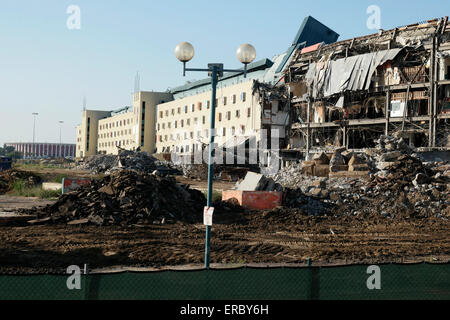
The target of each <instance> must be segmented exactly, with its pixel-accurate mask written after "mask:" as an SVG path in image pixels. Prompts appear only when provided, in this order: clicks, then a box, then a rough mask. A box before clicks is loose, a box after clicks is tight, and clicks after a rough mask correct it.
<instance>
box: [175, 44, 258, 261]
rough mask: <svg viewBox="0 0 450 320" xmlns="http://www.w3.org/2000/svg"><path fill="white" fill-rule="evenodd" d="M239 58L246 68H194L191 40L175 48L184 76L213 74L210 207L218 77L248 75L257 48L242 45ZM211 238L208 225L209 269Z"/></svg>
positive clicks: (209, 169) (215, 64)
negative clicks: (192, 66)
mask: <svg viewBox="0 0 450 320" xmlns="http://www.w3.org/2000/svg"><path fill="white" fill-rule="evenodd" d="M236 55H237V58H238V60H239V61H240V62H242V63H243V64H244V70H243V71H242V70H235V69H224V68H223V64H222V63H210V64H208V68H207V69H193V68H186V63H187V62H189V61H190V60H192V58H193V57H194V47H193V46H192V45H191V44H190V43H189V42H182V43H180V44H178V45H177V47H176V48H175V56H176V57H177V59H178V60H180V61H181V62H182V63H183V76H185V75H186V71H199V72H208V74H209V75H210V76H211V89H212V90H211V91H212V93H211V122H210V124H211V126H210V140H209V162H208V196H207V205H206V206H207V207H208V208H210V207H211V204H212V191H213V189H212V187H213V158H214V135H215V133H214V128H215V120H216V87H217V81H218V78H219V77H221V76H223V73H224V72H234V73H243V74H244V78H246V77H247V65H248V64H249V63H251V62H253V61H254V60H255V58H256V50H255V48H254V47H253V46H252V45H250V44H243V45H241V46H240V47H239V48H238V49H237V52H236ZM210 239H211V226H206V239H205V268H206V269H209V260H210Z"/></svg>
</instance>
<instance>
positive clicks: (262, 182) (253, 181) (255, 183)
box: [236, 172, 283, 191]
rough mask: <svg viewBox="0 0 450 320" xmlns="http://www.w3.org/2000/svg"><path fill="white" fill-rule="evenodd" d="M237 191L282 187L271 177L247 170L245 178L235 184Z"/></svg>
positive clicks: (281, 189)
mask: <svg viewBox="0 0 450 320" xmlns="http://www.w3.org/2000/svg"><path fill="white" fill-rule="evenodd" d="M236 190H238V191H283V187H282V186H281V185H280V184H278V183H276V182H275V181H274V180H273V179H272V178H267V177H265V176H264V175H262V174H259V173H255V172H248V173H247V175H246V176H245V179H244V180H242V181H241V182H238V183H237V184H236Z"/></svg>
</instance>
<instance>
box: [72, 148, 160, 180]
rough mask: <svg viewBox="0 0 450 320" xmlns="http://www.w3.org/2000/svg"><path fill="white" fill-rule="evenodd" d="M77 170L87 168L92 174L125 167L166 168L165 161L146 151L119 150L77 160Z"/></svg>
mask: <svg viewBox="0 0 450 320" xmlns="http://www.w3.org/2000/svg"><path fill="white" fill-rule="evenodd" d="M75 168H76V169H78V170H89V171H90V172H91V173H93V174H99V173H104V174H111V173H113V172H115V171H118V170H122V169H127V170H136V171H139V172H153V171H154V170H162V171H164V170H167V169H168V165H167V162H165V161H160V160H157V159H155V158H154V157H152V156H148V155H147V153H146V152H141V151H129V150H121V151H120V152H119V154H118V155H94V156H90V157H88V158H86V159H85V160H84V161H82V162H79V163H78V164H77V165H76V167H75Z"/></svg>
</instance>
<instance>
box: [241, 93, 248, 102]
mask: <svg viewBox="0 0 450 320" xmlns="http://www.w3.org/2000/svg"><path fill="white" fill-rule="evenodd" d="M246 99H247V94H246V93H245V92H242V93H241V101H242V102H245V100H246Z"/></svg>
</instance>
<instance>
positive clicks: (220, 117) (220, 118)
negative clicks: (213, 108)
mask: <svg viewBox="0 0 450 320" xmlns="http://www.w3.org/2000/svg"><path fill="white" fill-rule="evenodd" d="M219 121H222V113H221V112H219Z"/></svg>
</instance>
